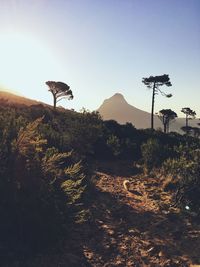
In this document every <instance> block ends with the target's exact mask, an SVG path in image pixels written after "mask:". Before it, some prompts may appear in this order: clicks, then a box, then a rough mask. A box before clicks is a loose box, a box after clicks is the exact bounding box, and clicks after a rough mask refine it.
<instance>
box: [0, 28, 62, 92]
mask: <svg viewBox="0 0 200 267" xmlns="http://www.w3.org/2000/svg"><path fill="white" fill-rule="evenodd" d="M0 73H1V79H0V86H1V87H4V88H5V87H6V88H9V89H13V90H16V91H18V92H19V93H22V94H24V95H27V96H31V95H32V93H34V91H35V90H37V88H38V86H40V85H43V84H44V82H45V81H46V80H49V79H54V77H56V76H58V75H60V74H61V73H63V71H62V70H61V67H60V65H59V63H58V60H56V59H55V55H54V54H53V52H52V51H51V50H50V49H49V47H48V45H47V44H45V43H42V42H40V40H38V39H34V37H33V36H31V35H29V34H21V33H7V34H0Z"/></svg>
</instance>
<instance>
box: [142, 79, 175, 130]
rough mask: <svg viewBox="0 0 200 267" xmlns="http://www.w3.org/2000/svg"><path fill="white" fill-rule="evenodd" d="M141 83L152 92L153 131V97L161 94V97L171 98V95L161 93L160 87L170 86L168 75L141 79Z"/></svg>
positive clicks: (152, 118)
mask: <svg viewBox="0 0 200 267" xmlns="http://www.w3.org/2000/svg"><path fill="white" fill-rule="evenodd" d="M142 82H143V83H144V84H145V85H146V86H147V87H148V88H150V89H152V90H153V93H152V105H151V129H152V130H153V129H154V103H155V95H156V94H158V93H161V95H163V96H166V97H171V96H172V94H166V93H164V92H163V91H161V89H160V86H163V85H166V86H168V87H169V86H172V84H171V82H170V78H169V75H167V74H163V75H161V76H150V77H149V78H142Z"/></svg>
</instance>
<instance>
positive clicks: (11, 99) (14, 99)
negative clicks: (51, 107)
mask: <svg viewBox="0 0 200 267" xmlns="http://www.w3.org/2000/svg"><path fill="white" fill-rule="evenodd" d="M0 101H1V102H2V101H3V102H4V103H7V104H8V105H25V106H32V105H38V104H42V105H46V104H44V103H42V102H40V101H36V100H32V99H29V98H26V97H22V96H19V95H15V94H13V93H10V92H7V91H0Z"/></svg>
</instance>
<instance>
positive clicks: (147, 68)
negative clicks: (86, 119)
mask: <svg viewBox="0 0 200 267" xmlns="http://www.w3.org/2000/svg"><path fill="white" fill-rule="evenodd" d="M199 14H200V1H199V0H29V1H27V0H0V87H1V88H5V89H10V90H12V91H14V92H18V93H19V94H21V95H23V96H26V97H29V98H31V99H36V100H40V101H43V102H46V103H49V104H52V102H53V101H52V95H51V93H50V92H48V88H47V86H46V85H45V82H46V81H48V80H53V81H62V82H65V83H67V84H68V85H69V86H70V87H71V89H72V91H73V94H74V99H73V100H65V101H64V100H63V101H61V102H59V103H60V104H61V105H62V106H64V107H65V108H73V109H75V110H77V111H79V110H80V109H81V108H83V107H84V108H86V109H89V110H90V111H92V110H95V109H97V108H98V107H99V106H100V105H101V104H102V102H103V100H104V99H107V98H109V97H111V96H112V95H113V94H115V93H122V94H123V95H124V97H125V99H126V100H127V101H128V103H129V104H131V105H133V106H135V107H137V108H139V109H142V110H145V111H148V112H150V111H151V94H152V91H151V90H149V89H147V88H146V87H145V85H144V84H143V83H142V78H143V77H149V76H150V75H153V76H154V75H162V74H169V77H170V80H171V83H172V87H166V88H165V87H162V89H163V90H164V91H165V92H166V93H172V94H173V97H172V98H165V97H163V96H161V95H157V96H156V102H155V112H158V111H159V110H161V109H169V108H170V109H172V110H174V111H175V112H177V114H178V115H179V116H182V115H183V114H182V115H181V112H180V110H181V108H183V107H190V108H191V109H193V110H195V111H196V113H197V116H198V117H200V105H199V101H200V88H199V77H200V16H199Z"/></svg>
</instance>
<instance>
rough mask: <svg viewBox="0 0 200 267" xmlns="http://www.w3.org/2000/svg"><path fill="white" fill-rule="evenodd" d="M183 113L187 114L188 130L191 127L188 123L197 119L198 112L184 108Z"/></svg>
mask: <svg viewBox="0 0 200 267" xmlns="http://www.w3.org/2000/svg"><path fill="white" fill-rule="evenodd" d="M181 112H183V113H184V114H185V127H186V128H187V127H188V126H189V125H188V121H189V120H192V119H195V116H196V112H195V111H194V110H192V109H190V108H182V109H181Z"/></svg>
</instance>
